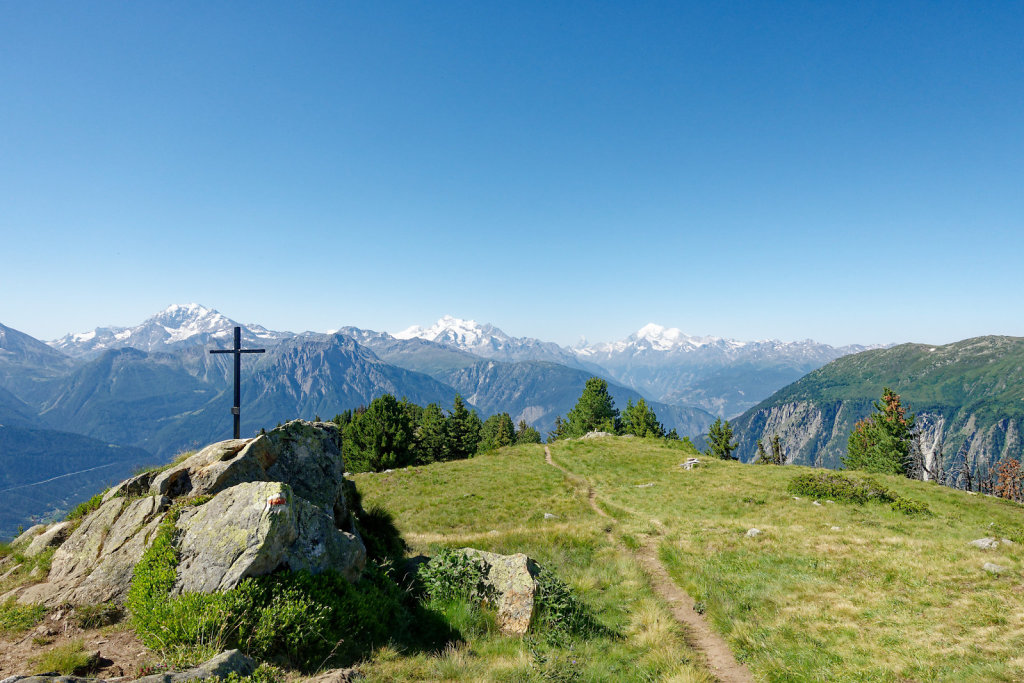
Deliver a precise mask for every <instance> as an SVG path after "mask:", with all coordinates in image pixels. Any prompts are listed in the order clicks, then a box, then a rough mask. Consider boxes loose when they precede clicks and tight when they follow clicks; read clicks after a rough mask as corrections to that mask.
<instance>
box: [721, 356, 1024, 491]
mask: <svg viewBox="0 0 1024 683" xmlns="http://www.w3.org/2000/svg"><path fill="white" fill-rule="evenodd" d="M885 387H889V388H890V389H892V390H893V391H895V392H896V393H897V394H899V395H900V396H901V398H902V400H903V403H904V405H905V406H906V407H907V408H908V412H911V413H914V414H916V419H915V422H916V425H917V427H918V429H919V430H920V435H921V438H920V448H921V452H922V455H923V457H924V458H925V461H926V463H927V464H928V468H929V469H930V470H935V469H937V467H936V465H937V464H938V463H939V462H941V465H942V468H941V469H942V471H943V472H944V475H943V483H945V484H948V485H951V486H957V487H962V486H963V485H964V484H965V476H964V471H963V470H964V464H965V463H966V465H967V467H968V468H969V470H970V471H971V472H972V477H973V478H974V480H975V481H977V479H978V477H979V476H985V475H986V474H987V473H988V472H989V470H990V469H991V468H993V467H994V465H995V464H996V463H998V462H1000V461H1002V460H1004V459H1007V458H1015V459H1018V460H1019V459H1020V458H1021V455H1022V454H1024V438H1022V430H1024V338H1020V337H1000V336H987V337H975V338H973V339H965V340H963V341H959V342H956V343H953V344H946V345H942V346H932V345H928V344H901V345H899V346H894V347H891V348H887V349H876V350H870V351H865V352H863V353H859V354H856V355H852V356H846V357H844V358H840V359H838V360H835V361H833V362H831V363H829V364H828V365H826V366H824V367H822V368H820V369H818V370H815V371H813V372H811V373H809V374H808V375H807V376H805V377H803V378H802V379H800V380H799V381H797V382H794V383H793V384H791V385H789V386H787V387H785V388H783V389H781V390H780V391H778V392H776V393H775V394H773V395H772V396H771V397H770V398H768V399H766V400H764V401H762V402H761V403H759V404H758V405H756V406H754V407H753V408H751V409H750V410H748V411H747V412H745V413H744V414H743V415H741V416H740V417H738V418H736V419H735V420H733V422H732V425H733V427H734V429H735V431H736V434H737V437H738V444H739V446H738V450H737V454H738V455H739V456H740V458H741V459H743V460H746V461H750V460H753V459H754V458H755V456H756V454H757V445H756V443H757V440H758V439H762V440H764V442H765V443H767V441H768V439H769V438H770V437H771V436H773V435H776V434H777V435H779V436H780V437H781V439H782V442H783V445H784V450H785V453H786V458H787V461H788V462H791V463H796V464H803V465H816V466H819V467H832V468H835V467H839V466H840V465H841V463H842V458H843V456H844V455H845V454H846V446H847V440H848V438H849V435H850V432H851V431H852V430H853V426H854V424H855V423H856V422H857V421H858V420H860V419H863V418H864V417H866V416H868V415H869V414H871V412H872V410H873V408H872V404H873V402H874V401H878V400H879V399H880V397H881V395H882V390H883V389H884V388H885Z"/></svg>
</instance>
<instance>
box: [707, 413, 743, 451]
mask: <svg viewBox="0 0 1024 683" xmlns="http://www.w3.org/2000/svg"><path fill="white" fill-rule="evenodd" d="M735 450H736V443H734V442H733V440H732V425H730V424H729V421H728V420H726V421H725V422H724V423H723V422H722V418H717V419H716V420H715V421H714V422H713V423H711V427H709V428H708V447H707V450H705V451H704V454H705V455H707V456H709V457H715V458H720V459H722V460H736V457H735V456H733V454H732V452H733V451H735Z"/></svg>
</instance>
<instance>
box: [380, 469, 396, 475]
mask: <svg viewBox="0 0 1024 683" xmlns="http://www.w3.org/2000/svg"><path fill="white" fill-rule="evenodd" d="M392 472H394V470H384V472H382V474H391V473H392Z"/></svg>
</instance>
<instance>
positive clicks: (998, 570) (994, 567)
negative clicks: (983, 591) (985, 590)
mask: <svg viewBox="0 0 1024 683" xmlns="http://www.w3.org/2000/svg"><path fill="white" fill-rule="evenodd" d="M982 569H984V570H985V571H987V572H988V573H989V574H1002V573H1003V572H1005V571H1006V567H1004V566H1002V565H1000V564H996V563H995V562H986V563H985V564H984V565H983V566H982Z"/></svg>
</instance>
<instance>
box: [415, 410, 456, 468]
mask: <svg viewBox="0 0 1024 683" xmlns="http://www.w3.org/2000/svg"><path fill="white" fill-rule="evenodd" d="M449 459H450V448H449V443H448V424H447V420H446V419H445V416H444V412H443V411H442V410H441V406H439V405H437V404H436V403H431V404H429V405H428V406H427V407H426V408H424V409H423V412H422V414H421V415H420V419H419V423H418V424H417V425H416V462H417V463H419V464H426V463H430V462H443V461H445V460H449Z"/></svg>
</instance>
